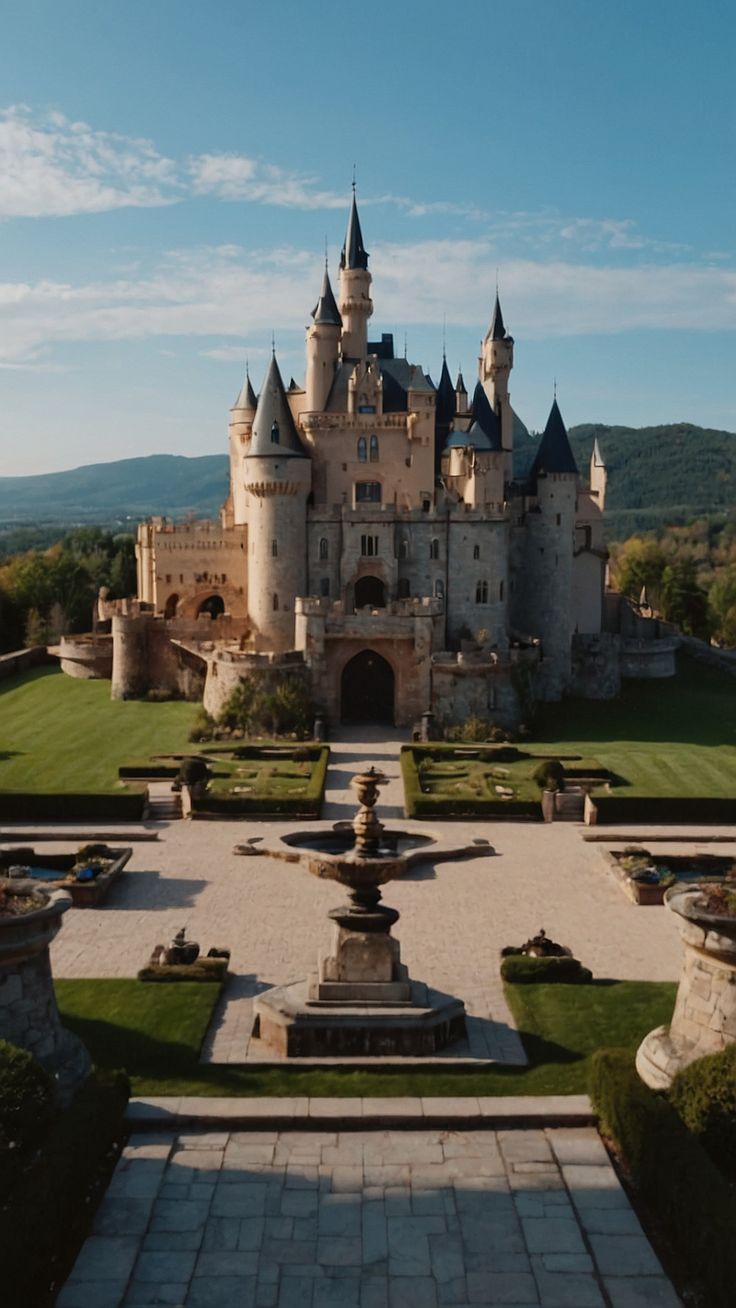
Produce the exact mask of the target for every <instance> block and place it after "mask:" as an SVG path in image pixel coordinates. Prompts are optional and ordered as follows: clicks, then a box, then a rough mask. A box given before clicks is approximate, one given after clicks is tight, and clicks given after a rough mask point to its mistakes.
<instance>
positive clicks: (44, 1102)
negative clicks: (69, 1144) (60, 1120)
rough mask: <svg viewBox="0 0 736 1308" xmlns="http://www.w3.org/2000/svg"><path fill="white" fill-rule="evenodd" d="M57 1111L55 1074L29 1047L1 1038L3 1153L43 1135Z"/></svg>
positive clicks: (0, 1128) (0, 1126)
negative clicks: (55, 1105) (36, 1057)
mask: <svg viewBox="0 0 736 1308" xmlns="http://www.w3.org/2000/svg"><path fill="white" fill-rule="evenodd" d="M53 1115H54V1082H53V1078H52V1077H51V1076H50V1075H49V1073H48V1072H47V1071H46V1070H45V1068H43V1067H42V1066H41V1064H40V1063H39V1062H38V1061H37V1060H36V1059H35V1058H34V1057H33V1054H30V1053H29V1052H28V1050H27V1049H18V1048H17V1046H16V1045H11V1044H8V1042H7V1040H0V1154H1V1153H2V1151H3V1150H5V1149H21V1150H22V1149H24V1148H25V1147H26V1145H27V1144H29V1143H30V1142H31V1141H33V1140H35V1139H38V1138H40V1137H41V1136H42V1135H43V1132H44V1131H45V1129H46V1127H47V1126H48V1124H49V1122H50V1121H51V1119H52V1117H53Z"/></svg>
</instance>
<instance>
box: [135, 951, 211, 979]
mask: <svg viewBox="0 0 736 1308" xmlns="http://www.w3.org/2000/svg"><path fill="white" fill-rule="evenodd" d="M229 965H230V959H229V958H207V957H206V956H205V957H204V958H198V959H197V961H196V962H195V963H186V964H185V963H148V964H147V965H146V967H142V968H141V970H140V972H139V973H138V980H139V981H216V982H218V984H220V985H221V984H222V983H223V982H224V980H225V977H226V976H227V969H228V967H229Z"/></svg>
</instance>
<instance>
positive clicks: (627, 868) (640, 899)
mask: <svg viewBox="0 0 736 1308" xmlns="http://www.w3.org/2000/svg"><path fill="white" fill-rule="evenodd" d="M606 857H607V861H608V864H609V866H610V867H611V868H612V870H613V872H614V875H615V877H616V880H617V881H618V883H619V885H620V886H621V889H622V890H623V892H624V894H626V895H628V897H629V899H632V900H633V901H634V903H635V904H645V905H652V904H663V903H664V896H665V893H666V892H667V891H668V890H669V888H670V886H673V885H674V884H675V882H688V881H693V882H694V881H702V880H703V878H704V877H723V876H726V875H727V874H728V873H729V872H731V871H732V870H733V869H734V867H736V863H735V862H734V860H733V859H732V858H728V857H725V856H719V855H717V854H698V855H692V854H687V855H686V854H673V855H666V854H662V855H657V854H652V853H650V851H649V850H648V849H644V848H643V847H640V846H633V845H632V846H629V847H628V848H627V849H624V850H622V851H621V852H618V851H616V850H612V851H611V852H610V853H608V854H607V856H606Z"/></svg>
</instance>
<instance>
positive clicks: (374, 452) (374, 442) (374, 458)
mask: <svg viewBox="0 0 736 1308" xmlns="http://www.w3.org/2000/svg"><path fill="white" fill-rule="evenodd" d="M370 450H371V463H378V437H377V436H371V441H370Z"/></svg>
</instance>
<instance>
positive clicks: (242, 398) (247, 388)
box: [233, 367, 258, 413]
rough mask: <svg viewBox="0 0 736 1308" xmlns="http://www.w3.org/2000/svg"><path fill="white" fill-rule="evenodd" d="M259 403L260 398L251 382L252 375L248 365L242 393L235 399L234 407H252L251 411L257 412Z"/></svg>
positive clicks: (241, 389)
mask: <svg viewBox="0 0 736 1308" xmlns="http://www.w3.org/2000/svg"><path fill="white" fill-rule="evenodd" d="M257 404H258V399H257V397H256V393H255V391H254V390H253V387H252V386H251V384H250V376H249V374H248V368H247V367H246V369H245V379H244V381H243V385H242V386H241V388H240V394H239V395H238V398H237V400H236V401H235V403H234V405H233V408H234V409H250V411H251V413H255V411H256V406H257Z"/></svg>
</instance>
